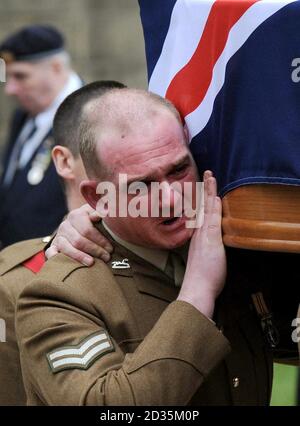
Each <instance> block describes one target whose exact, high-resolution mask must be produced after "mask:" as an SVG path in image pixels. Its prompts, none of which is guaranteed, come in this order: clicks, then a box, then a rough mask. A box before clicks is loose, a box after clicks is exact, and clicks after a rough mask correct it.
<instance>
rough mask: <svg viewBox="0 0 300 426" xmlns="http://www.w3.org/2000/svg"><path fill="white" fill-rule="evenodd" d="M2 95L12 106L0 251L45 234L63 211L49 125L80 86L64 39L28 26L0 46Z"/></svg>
mask: <svg viewBox="0 0 300 426" xmlns="http://www.w3.org/2000/svg"><path fill="white" fill-rule="evenodd" d="M0 57H1V58H2V59H4V61H5V63H6V71H7V75H6V81H7V82H6V85H5V93H6V95H7V96H10V97H13V98H15V99H16V101H17V103H18V108H17V110H16V111H15V113H14V115H13V118H12V121H11V125H10V131H9V137H8V143H7V147H6V152H5V154H4V158H3V159H2V163H3V164H2V175H1V179H0V248H3V247H5V246H7V245H9V244H12V243H14V242H17V241H20V240H24V239H28V238H34V237H39V236H44V235H48V234H49V233H51V232H53V230H54V229H55V228H56V227H57V225H58V224H59V223H60V221H61V220H62V218H63V216H64V214H65V213H66V211H67V207H66V204H65V199H64V194H63V190H62V187H61V185H60V182H59V179H58V176H57V173H56V170H55V167H54V165H53V162H52V161H51V149H52V148H53V138H52V122H53V118H54V115H55V112H56V110H57V108H58V107H59V105H60V104H61V102H62V101H63V100H64V99H65V98H66V97H67V96H68V95H69V94H70V93H72V92H73V91H75V90H76V89H78V88H79V87H81V86H82V81H81V79H80V77H79V76H78V75H77V74H76V73H75V72H74V71H73V70H72V68H71V66H70V58H69V55H68V53H67V52H66V51H65V47H64V38H63V36H62V34H61V33H60V32H58V31H57V30H56V29H55V28H53V27H50V26H41V25H34V26H28V27H25V28H23V29H21V30H20V31H18V32H16V33H14V34H13V35H10V36H9V37H8V38H7V39H5V40H4V41H3V42H2V43H1V44H0Z"/></svg>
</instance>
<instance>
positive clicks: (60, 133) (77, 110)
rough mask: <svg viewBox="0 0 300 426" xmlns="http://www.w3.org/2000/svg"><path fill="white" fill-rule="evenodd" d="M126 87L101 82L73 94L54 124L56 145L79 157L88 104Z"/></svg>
mask: <svg viewBox="0 0 300 426" xmlns="http://www.w3.org/2000/svg"><path fill="white" fill-rule="evenodd" d="M125 87H126V86H125V85H124V84H123V83H120V82H119V81H114V80H99V81H94V82H93V83H90V84H87V85H85V86H83V87H81V88H80V89H78V90H76V91H75V92H73V93H71V94H70V95H69V96H68V97H67V98H66V99H65V100H64V101H63V102H62V104H61V105H60V107H59V108H58V110H57V112H56V114H55V117H54V122H53V137H54V142H55V145H62V146H65V147H67V148H68V149H69V150H70V151H71V152H72V154H73V155H74V157H78V156H79V141H80V129H79V128H80V123H81V118H82V117H81V116H82V109H83V107H84V106H85V105H86V103H87V102H89V101H91V100H92V99H94V98H98V97H100V96H102V95H103V94H105V93H107V92H108V91H109V90H112V89H123V88H125Z"/></svg>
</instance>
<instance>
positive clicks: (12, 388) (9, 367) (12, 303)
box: [0, 238, 47, 406]
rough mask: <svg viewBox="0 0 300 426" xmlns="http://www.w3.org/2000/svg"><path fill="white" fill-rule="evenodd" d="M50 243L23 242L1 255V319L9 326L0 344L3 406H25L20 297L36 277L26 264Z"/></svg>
mask: <svg viewBox="0 0 300 426" xmlns="http://www.w3.org/2000/svg"><path fill="white" fill-rule="evenodd" d="M46 244H47V243H46V241H45V240H44V239H41V238H38V239H34V240H28V241H22V242H20V243H17V244H13V245H12V246H9V247H7V248H6V249H4V250H2V251H1V253H0V318H1V319H2V320H3V321H4V322H5V331H6V333H5V334H6V336H5V338H6V339H5V340H6V341H5V342H1V343H0V406H1V405H25V404H26V394H25V390H24V386H23V380H22V373H21V366H20V356H19V348H18V345H17V340H16V335H15V307H16V304H17V299H18V297H19V294H20V293H21V291H22V290H23V289H24V287H25V286H26V284H28V283H30V282H31V281H32V280H33V278H34V277H35V273H34V272H33V271H32V270H30V269H28V268H25V267H24V266H23V262H24V261H26V260H28V259H29V258H31V257H32V256H34V255H36V254H37V253H39V252H41V251H42V250H44V248H45V247H46Z"/></svg>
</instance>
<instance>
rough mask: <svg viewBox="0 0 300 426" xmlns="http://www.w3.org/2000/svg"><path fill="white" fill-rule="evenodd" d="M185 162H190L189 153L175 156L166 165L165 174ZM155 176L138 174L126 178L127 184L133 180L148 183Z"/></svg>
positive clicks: (153, 179) (152, 180) (153, 180)
mask: <svg viewBox="0 0 300 426" xmlns="http://www.w3.org/2000/svg"><path fill="white" fill-rule="evenodd" d="M185 163H190V156H189V154H185V155H184V156H182V157H180V158H177V159H176V160H175V161H174V162H172V164H170V166H169V167H168V170H167V171H166V176H168V175H169V174H171V173H173V172H174V171H175V170H176V168H177V167H178V166H180V165H183V164H185ZM155 179H156V178H155V176H154V175H140V176H133V177H131V178H128V179H127V185H130V184H131V183H135V182H143V183H146V184H147V183H150V182H155Z"/></svg>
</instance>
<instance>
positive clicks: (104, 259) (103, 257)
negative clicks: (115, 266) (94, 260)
mask: <svg viewBox="0 0 300 426" xmlns="http://www.w3.org/2000/svg"><path fill="white" fill-rule="evenodd" d="M101 259H102V260H103V262H105V263H107V262H108V261H109V259H110V255H109V254H108V253H103V254H102V255H101Z"/></svg>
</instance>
